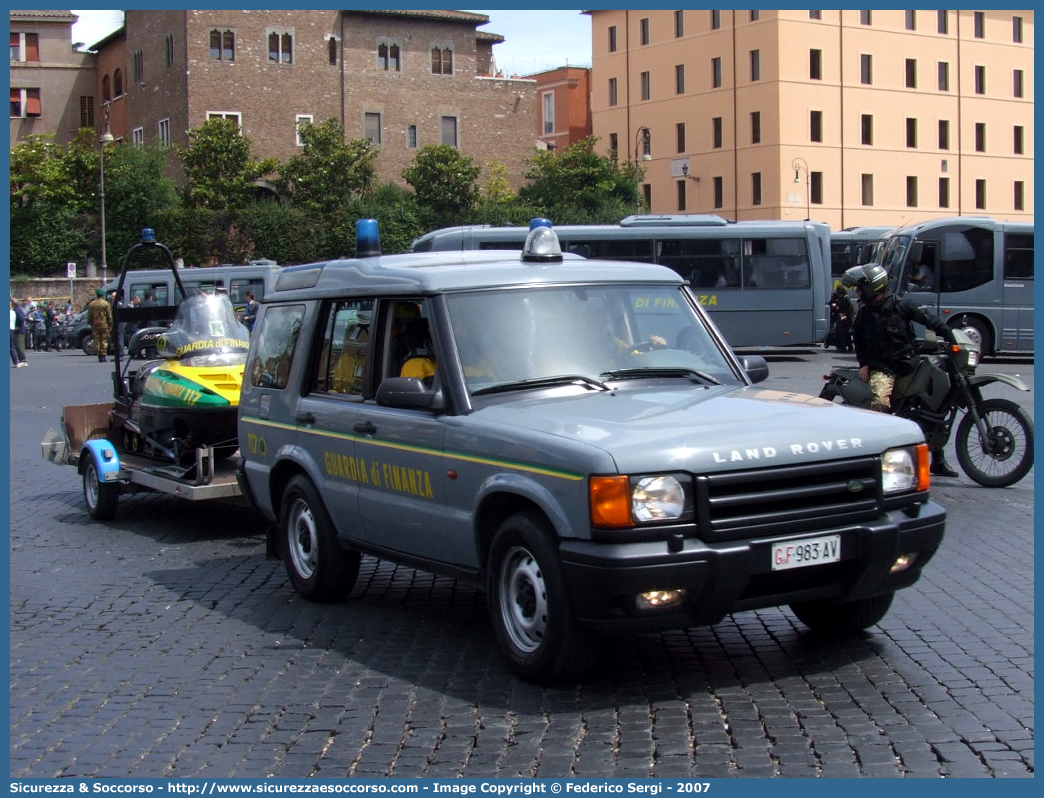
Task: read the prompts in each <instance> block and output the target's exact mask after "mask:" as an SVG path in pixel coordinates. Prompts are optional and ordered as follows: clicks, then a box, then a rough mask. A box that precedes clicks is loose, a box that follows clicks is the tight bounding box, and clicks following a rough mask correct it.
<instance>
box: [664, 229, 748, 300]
mask: <svg viewBox="0 0 1044 798" xmlns="http://www.w3.org/2000/svg"><path fill="white" fill-rule="evenodd" d="M738 249H739V248H738V246H737V243H736V240H735V239H726V238H708V239H699V238H676V239H662V240H660V241H659V250H660V253H659V257H658V258H657V262H658V263H661V264H662V265H664V266H668V267H669V268H671V269H673V270H674V271H676V272H678V274H680V275H681V276H682V277H684V278H685V279H686V280H688V281H689V284H690V285H692V286H693V287H694V288H739V284H740V269H739V258H738V257H737V255H738Z"/></svg>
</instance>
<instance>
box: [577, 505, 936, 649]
mask: <svg viewBox="0 0 1044 798" xmlns="http://www.w3.org/2000/svg"><path fill="white" fill-rule="evenodd" d="M945 520H946V511H945V510H943V508H942V507H941V506H939V505H938V504H936V503H935V502H931V501H928V502H925V503H923V504H920V505H917V512H916V513H910V512H907V511H904V510H890V511H887V512H885V513H883V514H882V515H881V516H880V517H879V518H878V519H877V520H876V521H874V522H872V523H861V524H855V525H851V526H845V527H837V528H828V529H815V530H810V531H807V532H803V533H798V534H788V535H776V536H772V537H764V538H748V539H743V540H733V541H727V542H720V543H706V542H704V541H701V540H699V539H697V538H686V539H684V541H683V544H682V546H681V549H680V550H679V551H671V550H669V548H668V544H667V543H666V542H665V541H656V542H645V543H623V544H611V543H595V542H591V541H579V540H565V541H563V542H562V544H561V546H560V549H559V552H560V557H561V561H562V568H563V572H564V577H565V582H566V586H567V589H568V591H569V595H570V598H571V601H572V606H573V613H574V615H575V616H576V619H577V621H578V622H579V623H580V624H581V625H583V626H585V627H587V628H590V629H594V630H597V631H601V632H610V631H630V630H658V629H680V628H686V627H689V626H699V625H706V624H713V623H717V622H718V621H720V620H721V619H722V618H724V617H725V616H726V615H729V614H730V613H733V612H739V611H743V610H753V609H759V608H763V607H775V606H780V605H783V604H791V603H795V602H799V601H812V600H817V599H826V600H836V601H854V600H857V599H863V598H869V597H871V596H875V595H880V594H883V593H888V592H891V591H894V590H898V589H899V588H903V587H907V586H909V585H912V584H913V583H914V582H916V581H917V579H918V577H920V574H921V569H922V568H923V567H924V566H925V564H926V563H927V562H928V561H929V560H930V559H931V557H932V555H933V554H934V553H935V551H936V549H938V547H939V544H940V543H941V542H942V538H943V531H944V528H945ZM832 534H838V535H840V536H841V561H840V562H837V563H829V564H823V565H813V566H809V567H807V568H796V569H793V570H786V571H773V570H772V567H771V556H770V552H771V548H772V545H773V544H775V543H780V542H786V541H796V540H801V539H802V538H809V537H819V536H821V535H832ZM674 548H677V546H674ZM906 554H916V555H917V557H916V559H915V562H914V563H913V565H911V566H910V567H909V568H907V569H906V570H904V571H900V572H898V573H895V574H891V573H889V571H890V569H891V567H892V565H893V564H894V563H895V561H896V559H897V558H898V557H899V556H900V555H906ZM677 589H684V590H685V591H686V596H685V599H684V600H683V601H682V602H680V603H679V604H676V605H674V606H671V607H665V608H658V609H654V610H639V609H638V607H637V605H636V601H635V599H636V597H637V596H638V595H639V594H641V593H645V592H648V591H654V590H677Z"/></svg>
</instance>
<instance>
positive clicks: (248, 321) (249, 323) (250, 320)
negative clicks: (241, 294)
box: [243, 291, 260, 332]
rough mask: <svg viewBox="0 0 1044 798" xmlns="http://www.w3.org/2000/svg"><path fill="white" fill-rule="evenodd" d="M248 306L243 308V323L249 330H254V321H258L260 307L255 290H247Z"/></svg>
mask: <svg viewBox="0 0 1044 798" xmlns="http://www.w3.org/2000/svg"><path fill="white" fill-rule="evenodd" d="M246 301H247V302H246V308H245V309H244V310H243V324H245V325H246V328H247V331H248V332H253V331H254V322H255V321H257V311H258V308H259V307H260V306H259V305H258V303H257V300H256V299H254V292H253V291H247V292H246Z"/></svg>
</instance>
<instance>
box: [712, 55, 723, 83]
mask: <svg viewBox="0 0 1044 798" xmlns="http://www.w3.org/2000/svg"><path fill="white" fill-rule="evenodd" d="M711 88H712V89H720V88H721V58H712V59H711Z"/></svg>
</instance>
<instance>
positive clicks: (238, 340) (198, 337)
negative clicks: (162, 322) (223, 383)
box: [156, 294, 250, 365]
mask: <svg viewBox="0 0 1044 798" xmlns="http://www.w3.org/2000/svg"><path fill="white" fill-rule="evenodd" d="M249 346H250V334H249V333H248V332H247V329H246V327H244V326H243V323H242V322H240V321H239V319H237V318H236V311H235V308H233V307H232V303H231V302H230V301H229V298H228V296H226V295H225V294H198V295H196V296H191V297H189V298H188V299H186V300H184V301H183V302H182V303H181V304H180V305H178V315H177V317H175V319H174V323H173V324H172V325H171V326H170V329H169V330H167V331H166V332H165V333H164V334H163V335H161V336H160V337H159V339H158V340H157V342H156V349H157V350H158V351H159V354H160V357H164V358H177V359H179V360H185V359H191V360H192V361H193V363H194V364H196V365H218V364H235V363H245V362H246V353H247V349H248V348H249Z"/></svg>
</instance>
